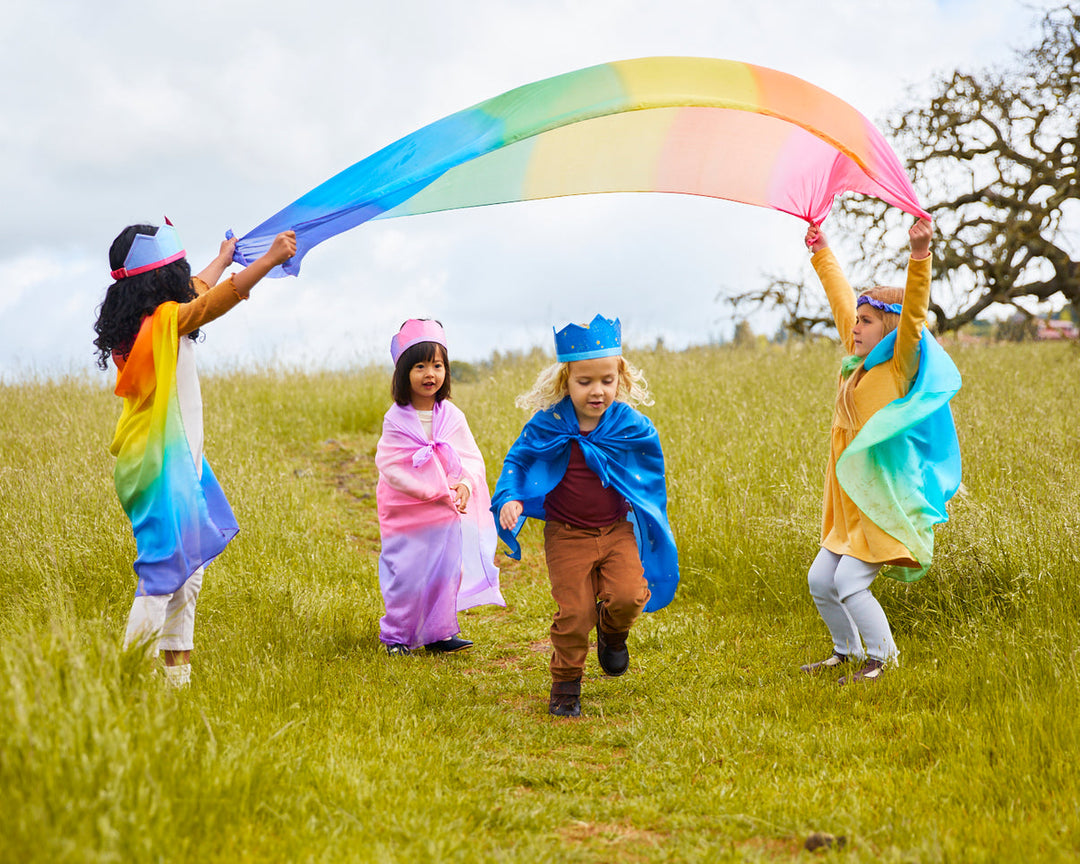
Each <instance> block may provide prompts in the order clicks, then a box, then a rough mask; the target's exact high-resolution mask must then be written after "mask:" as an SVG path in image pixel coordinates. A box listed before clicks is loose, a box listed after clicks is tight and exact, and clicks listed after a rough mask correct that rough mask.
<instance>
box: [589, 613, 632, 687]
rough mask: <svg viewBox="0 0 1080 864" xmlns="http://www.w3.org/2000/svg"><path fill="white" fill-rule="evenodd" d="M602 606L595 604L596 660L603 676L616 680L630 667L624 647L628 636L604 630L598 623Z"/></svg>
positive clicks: (628, 652)
mask: <svg viewBox="0 0 1080 864" xmlns="http://www.w3.org/2000/svg"><path fill="white" fill-rule="evenodd" d="M603 605H604V604H603V603H597V604H596V659H597V660H598V661H599V662H600V668H601V669H603V670H604V674H605V675H610V676H611V677H612V678H618V677H619V676H620V675H622V674H623V672H625V671H626V670H627V668H628V667H629V666H630V651H629V650H628V649H627V647H626V637H627V636H629V635H630V634H629V633H627V632H624V633H608V632H607V631H606V630H604V628H603V625H602V624H601V623H600V622H601V620H602V619H601V615H600V612H601V610H602V609H603Z"/></svg>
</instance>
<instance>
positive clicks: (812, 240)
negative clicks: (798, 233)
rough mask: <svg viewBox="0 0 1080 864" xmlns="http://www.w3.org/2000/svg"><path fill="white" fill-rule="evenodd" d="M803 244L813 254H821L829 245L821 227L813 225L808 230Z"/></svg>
mask: <svg viewBox="0 0 1080 864" xmlns="http://www.w3.org/2000/svg"><path fill="white" fill-rule="evenodd" d="M803 242H804V243H805V244H806V248H807V249H809V250H810V252H811V253H814V252H820V251H821V250H822V249H824V248H825V247H826V246H828V245H829V241H828V240H827V239H826V237H825V232H824V231H822V230H821V227H820V226H819V225H811V226H810V227H809V228H807V229H806V237H804V238H803Z"/></svg>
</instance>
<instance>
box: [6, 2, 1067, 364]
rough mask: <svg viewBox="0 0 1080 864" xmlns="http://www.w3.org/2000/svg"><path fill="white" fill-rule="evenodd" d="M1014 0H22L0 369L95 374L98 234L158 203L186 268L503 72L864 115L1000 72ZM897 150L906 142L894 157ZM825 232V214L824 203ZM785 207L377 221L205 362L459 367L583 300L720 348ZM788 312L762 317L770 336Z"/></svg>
mask: <svg viewBox="0 0 1080 864" xmlns="http://www.w3.org/2000/svg"><path fill="white" fill-rule="evenodd" d="M1049 5H1052V4H1051V3H1048V2H1038V0H1036V2H1031V3H1028V2H1018V0H911V2H905V3H897V2H895V0H888V2H886V0H859V2H855V0H816V2H814V3H812V4H806V3H796V2H790V0H756V2H754V3H745V2H740V3H735V2H728V0H664V2H663V3H658V2H656V0H587V2H584V0H459V2H457V3H447V2H445V0H439V2H434V0H398V2H394V3H387V2H375V0H308V2H305V3H302V4H297V3H285V2H280V0H260V2H251V0H230V2H229V3H227V4H226V3H221V2H217V0H215V2H204V0H189V2H184V3H174V4H163V3H162V4H159V3H138V4H136V3H132V2H127V0H109V2H108V3H86V2H85V0H70V2H69V0H9V2H8V3H6V4H5V12H4V20H3V23H2V25H0V70H2V72H3V74H2V79H0V80H3V81H4V82H5V85H4V87H3V88H2V89H0V114H2V116H3V118H4V124H3V129H2V131H0V201H2V202H3V205H4V206H3V207H2V210H0V337H2V338H0V381H2V382H17V381H19V380H24V379H26V378H36V377H41V376H47V377H55V376H64V375H77V376H82V375H87V376H91V377H98V378H100V379H101V380H102V381H103V382H106V383H108V382H109V381H111V375H112V373H110V372H104V371H100V370H98V369H97V367H96V366H95V355H94V348H93V344H92V341H93V338H94V333H93V329H92V328H93V322H94V320H95V318H96V313H97V307H98V305H99V304H100V303H101V300H102V299H103V297H104V292H105V289H106V288H107V287H108V285H109V283H110V282H111V281H112V280H111V279H110V277H109V272H108V271H109V264H108V249H109V245H110V244H111V243H112V240H113V238H114V237H115V236H116V235H117V234H118V233H119V232H120V231H121V230H122V229H123V228H124V227H125V226H127V225H130V224H134V223H139V222H149V223H151V224H160V223H161V222H162V221H163V217H164V216H168V217H169V218H170V219H171V221H172V222H173V223H174V224H175V225H176V227H177V230H178V231H179V233H180V236H181V238H182V239H183V241H184V244H185V247H186V249H187V254H188V258H189V260H190V261H191V264H192V270H193V272H198V271H199V270H201V269H202V267H204V266H205V265H206V264H207V263H208V262H209V261H210V260H211V259H212V258H213V257H214V255H215V254H216V253H217V251H218V247H219V244H220V243H221V241H222V239H223V238H224V236H225V232H226V230H228V229H231V230H233V231H235V232H236V234H238V235H241V236H242V235H243V234H244V233H246V232H247V231H249V230H251V229H252V228H253V227H255V226H256V225H258V224H259V223H260V222H262V221H263V220H264V219H266V218H267V217H268V216H270V215H272V214H273V213H276V212H277V211H278V210H280V209H281V208H283V207H284V206H286V205H287V204H289V203H290V202H292V201H293V200H295V199H296V198H298V197H300V196H301V195H303V194H304V193H305V192H307V191H308V190H310V189H311V188H313V187H314V186H316V185H318V184H319V183H321V182H323V181H324V180H326V179H327V178H329V177H331V176H332V175H334V174H336V173H338V172H339V171H341V170H343V169H344V168H346V167H348V166H349V165H351V164H353V163H354V162H357V161H359V160H360V159H362V158H364V157H365V156H368V155H369V154H371V153H373V152H375V151H376V150H378V149H381V148H382V147H384V146H385V145H387V144H389V143H391V142H392V141H395V140H397V139H398V138H400V137H402V136H404V135H407V134H408V133H410V132H412V131H414V130H416V129H418V128H419V127H421V126H424V125H427V124H428V123H430V122H432V121H434V120H437V119H439V118H441V117H444V116H446V115H448V114H452V113H454V112H455V111H458V110H460V109H462V108H466V107H468V106H470V105H473V104H475V103H477V102H480V101H483V100H484V99H487V98H489V97H491V96H495V95H497V94H499V93H502V92H504V91H506V90H510V89H512V88H514V87H517V86H520V85H523V84H527V83H530V82H533V81H537V80H540V79H542V78H547V77H549V76H552V75H558V74H561V73H564V72H569V71H572V70H575V69H580V68H583V67H586V66H592V65H595V64H598V63H604V62H608V61H612V60H622V59H630V58H634V57H647V56H660V55H685V56H702V57H719V58H725V59H731V60H739V61H744V62H748V63H754V64H757V65H762V66H769V67H772V68H775V69H779V70H781V71H784V72H787V73H789V74H792V75H796V76H798V77H800V78H804V79H806V80H808V81H810V82H812V83H814V84H816V85H818V86H819V87H823V88H824V89H826V90H828V91H830V92H832V93H833V94H835V95H837V96H839V97H840V98H841V99H844V100H845V101H847V102H849V103H850V104H851V105H853V106H854V107H855V108H857V109H858V110H859V111H861V112H862V113H863V114H864V115H866V116H867V117H869V118H870V119H871V120H873V121H875V122H877V123H879V124H880V123H881V122H882V121H883V119H884V117H885V116H887V114H888V113H889V112H890V110H892V109H894V108H895V107H897V106H898V105H900V104H904V103H905V102H906V100H907V99H908V98H910V94H911V93H912V92H913V91H915V92H917V90H918V88H919V87H920V86H923V85H925V84H926V82H927V81H928V80H929V79H930V78H931V77H933V76H934V75H935V74H942V73H948V72H951V71H952V70H955V69H966V70H974V69H979V68H982V67H985V66H987V65H997V64H1003V63H1008V62H1009V61H1010V59H1011V58H1012V56H1013V52H1014V51H1015V50H1016V49H1022V48H1024V47H1026V46H1027V45H1029V44H1030V43H1031V42H1032V41H1033V40H1034V38H1035V35H1036V33H1037V26H1036V25H1037V21H1038V19H1039V18H1040V17H1041V14H1040V10H1042V9H1045V8H1047V6H1049ZM898 155H899V156H900V158H901V161H902V160H903V158H904V154H903V153H899V154H898ZM826 228H828V221H826ZM804 231H805V226H804V224H803V223H801V222H800V221H799V220H798V219H796V218H794V217H792V216H788V215H785V214H782V213H777V212H774V211H770V210H766V209H763V208H757V207H750V206H748V205H740V204H735V203H732V202H726V201H719V200H714V199H708V198H697V197H692V196H683V195H659V194H651V195H650V194H625V195H624V194H616V195H593V196H578V197H573V198H563V199H554V200H550V201H535V202H524V203H517V204H506V205H497V206H493V207H484V208H476V209H471V210H457V211H449V212H444V213H435V214H429V215H421V216H413V217H407V218H404V219H393V220H383V221H377V222H371V223H367V224H365V225H362V226H360V227H359V228H356V229H354V230H352V231H349V232H346V233H344V234H341V235H338V236H337V237H335V238H332V239H330V240H328V241H327V242H325V243H323V244H322V245H320V246H318V247H316V248H315V249H314V250H312V251H311V252H310V253H309V254H308V255H307V257H306V258H305V259H304V263H303V269H302V272H301V274H300V276H299V277H298V278H293V277H287V278H284V279H274V280H270V279H267V280H263V282H261V283H260V284H259V285H258V286H257V287H256V288H255V290H254V291H253V292H252V297H251V300H250V301H249V302H247V303H244V304H241V305H240V306H239V307H237V308H236V309H235V310H233V311H231V312H230V313H229V314H228V315H226V316H225V317H223V318H221V319H219V320H217V321H214V322H212V323H211V324H209V325H207V326H206V327H205V328H204V334H205V341H203V342H202V343H201V344H200V346H199V352H198V353H199V364H200V368H201V369H202V370H204V372H205V371H206V370H210V371H215V370H222V371H227V370H229V369H234V368H245V369H253V368H263V367H267V366H273V367H277V368H285V369H297V368H306V369H317V368H345V367H350V366H355V365H366V364H369V363H389V342H390V337H391V336H392V335H393V334H394V333H395V332H396V331H397V329H398V327H399V326H400V324H401V322H402V321H403V320H404V319H406V318H410V317H430V318H438V319H439V320H440V321H442V322H443V324H444V326H445V328H446V332H447V339H448V342H449V348H450V357H451V360H454V359H457V360H468V361H473V362H475V361H478V360H483V359H485V358H488V357H490V356H491V355H492V353H493V352H496V351H498V352H510V351H519V350H528V349H530V348H532V347H534V346H541V347H542V348H544V349H545V350H549V351H550V350H551V349H552V338H551V337H552V327H553V326H554V327H562V326H563V325H565V324H566V323H568V322H570V321H576V322H579V323H585V322H587V321H588V320H590V319H591V318H592V317H593V316H594V315H595V314H597V313H598V312H599V313H601V314H604V315H605V316H607V317H619V318H620V319H621V321H622V327H623V338H624V344H625V345H627V346H630V347H634V346H638V347H644V346H650V345H653V344H655V343H656V341H657V340H661V339H662V340H663V342H664V344H665V345H666V346H668V347H670V348H676V349H678V348H683V347H686V346H689V345H695V344H702V343H707V342H710V341H716V340H719V339H725V338H730V336H731V334H732V330H733V326H734V324H733V320H732V313H731V309H730V305H729V304H727V303H726V302H725V299H724V298H725V297H726V296H728V295H730V294H731V293H734V292H736V291H742V290H747V289H748V288H752V287H755V286H760V285H763V284H765V283H766V282H767V281H768V279H769V276H770V275H787V276H792V277H800V276H802V275H805V268H806V267H807V265H806V257H807V256H806V254H805V249H804V248H803V246H802V243H801V240H802V236H803V233H804ZM777 321H778V319H769V318H768V317H760V318H755V319H752V321H751V324H752V326H754V327H755V329H756V330H758V332H771V331H772V330H774V329H775V326H776V323H777Z"/></svg>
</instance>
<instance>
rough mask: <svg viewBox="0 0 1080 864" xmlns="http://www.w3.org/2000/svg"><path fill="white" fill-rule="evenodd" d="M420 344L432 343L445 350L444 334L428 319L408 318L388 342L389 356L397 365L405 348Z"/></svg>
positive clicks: (437, 324) (435, 323)
mask: <svg viewBox="0 0 1080 864" xmlns="http://www.w3.org/2000/svg"><path fill="white" fill-rule="evenodd" d="M421 342H434V343H436V344H437V345H442V347H443V348H444V349H445V348H446V334H445V333H444V332H443V328H442V325H441V324H440V323H439V322H438V321H433V320H431V319H430V318H410V319H409V320H408V321H406V322H405V323H404V324H402V325H401V329H400V330H399V331H398V332H397V333H395V334H394V338H393V339H391V340H390V356H391V357H392V358H393V360H394V364H395V365H396V364H397V361H398V357H400V356H401V354H402V352H403V351H404V350H405V349H406V348H412V346H413V345H419V344H420V343H421Z"/></svg>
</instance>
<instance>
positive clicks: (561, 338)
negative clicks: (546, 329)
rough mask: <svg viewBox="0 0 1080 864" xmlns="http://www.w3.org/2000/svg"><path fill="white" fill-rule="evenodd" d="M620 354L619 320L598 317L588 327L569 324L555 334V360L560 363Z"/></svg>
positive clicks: (620, 326)
mask: <svg viewBox="0 0 1080 864" xmlns="http://www.w3.org/2000/svg"><path fill="white" fill-rule="evenodd" d="M552 329H553V330H554V329H555V328H552ZM619 354H622V325H621V324H620V323H619V319H618V318H615V319H613V320H609V319H607V318H605V317H604V316H603V315H597V316H596V317H595V318H593V319H592V321H590V322H589V326H588V327H582V326H581V325H579V324H567V325H566V326H565V327H563V329H562V330H559V331H557V332H556V333H555V358H556V359H557V360H558V361H559V362H560V363H568V362H570V361H571V360H592V359H593V358H595V357H614V356H616V355H619Z"/></svg>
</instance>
